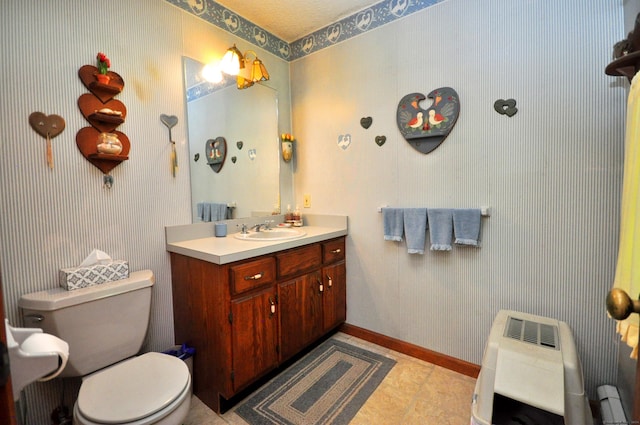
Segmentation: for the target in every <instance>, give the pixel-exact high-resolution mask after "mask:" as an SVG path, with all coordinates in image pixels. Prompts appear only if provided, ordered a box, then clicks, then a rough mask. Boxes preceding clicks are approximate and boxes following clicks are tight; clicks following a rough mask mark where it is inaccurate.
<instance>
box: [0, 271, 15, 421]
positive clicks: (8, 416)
mask: <svg viewBox="0 0 640 425" xmlns="http://www.w3.org/2000/svg"><path fill="white" fill-rule="evenodd" d="M4 318H5V315H4V297H3V295H2V277H1V276H0V319H2V325H1V326H0V344H1V345H0V348H2V351H1V352H0V356H1V357H2V358H3V359H2V371H3V372H5V371H6V373H2V374H1V375H2V379H1V380H0V424H7V425H16V423H17V420H16V412H15V408H14V403H13V390H12V388H11V376H10V374H9V371H8V368H9V363H8V354H7V355H6V357H7V358H6V361H7V363H5V358H4V357H5V348H6V346H7V336H6V335H5V328H4ZM4 376H7V378H6V380H5V379H4Z"/></svg>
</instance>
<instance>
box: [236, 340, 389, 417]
mask: <svg viewBox="0 0 640 425" xmlns="http://www.w3.org/2000/svg"><path fill="white" fill-rule="evenodd" d="M395 363H396V362H395V360H393V359H389V358H387V357H384V356H381V355H380V354H376V353H372V352H371V351H367V350H365V349H362V348H359V347H355V346H353V345H351V344H347V343H345V342H343V341H338V340H336V339H333V338H331V339H329V340H327V341H325V342H323V343H322V344H321V345H319V346H318V347H317V348H315V349H314V350H313V351H311V352H310V353H309V354H307V355H306V356H305V357H303V358H302V359H300V360H299V361H298V362H297V363H294V364H293V365H292V366H291V367H289V368H288V369H286V370H285V371H283V372H282V373H281V374H279V375H278V376H276V377H275V378H274V379H272V380H271V381H269V382H268V383H266V384H265V385H264V386H263V387H261V388H260V389H259V390H257V391H256V392H255V393H254V394H252V395H251V396H249V397H248V398H247V399H246V400H245V401H244V402H243V403H242V404H241V405H240V406H238V407H237V408H236V413H237V414H238V415H239V416H240V417H242V418H243V419H244V420H245V421H247V422H248V423H249V424H251V425H258V424H260V425H270V424H277V425H320V424H323V425H324V424H326V425H328V424H335V425H339V424H347V423H349V421H350V420H351V419H352V418H353V417H354V416H355V414H356V413H357V412H358V410H359V409H360V408H361V407H362V405H364V403H365V402H366V401H367V399H368V398H369V396H371V394H372V393H373V391H374V390H375V389H376V388H377V387H378V385H379V384H380V382H382V380H383V379H384V377H385V376H386V375H387V373H389V371H390V370H391V368H393V366H394V365H395Z"/></svg>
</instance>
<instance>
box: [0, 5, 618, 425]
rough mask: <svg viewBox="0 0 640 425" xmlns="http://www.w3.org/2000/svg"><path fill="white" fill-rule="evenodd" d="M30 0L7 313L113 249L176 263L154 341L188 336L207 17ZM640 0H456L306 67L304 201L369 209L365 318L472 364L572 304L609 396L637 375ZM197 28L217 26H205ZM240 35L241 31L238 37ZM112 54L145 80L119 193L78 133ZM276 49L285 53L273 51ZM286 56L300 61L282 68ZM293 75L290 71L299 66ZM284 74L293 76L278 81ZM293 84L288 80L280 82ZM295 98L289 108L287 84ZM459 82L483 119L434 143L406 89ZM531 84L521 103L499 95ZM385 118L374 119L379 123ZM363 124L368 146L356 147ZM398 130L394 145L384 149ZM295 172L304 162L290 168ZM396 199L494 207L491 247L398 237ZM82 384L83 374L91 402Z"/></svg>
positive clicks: (7, 201)
mask: <svg viewBox="0 0 640 425" xmlns="http://www.w3.org/2000/svg"><path fill="white" fill-rule="evenodd" d="M41 3H42V2H34V1H26V2H8V4H6V5H3V13H2V14H1V16H0V40H2V41H0V75H2V76H3V81H4V82H3V84H0V112H1V113H0V207H1V210H0V211H1V212H2V213H1V214H0V265H1V267H2V281H3V285H4V296H5V309H6V312H7V316H8V318H9V320H10V321H11V322H12V323H13V324H19V323H20V319H19V314H18V309H17V300H18V299H19V297H20V296H21V295H22V294H24V293H28V292H33V291H39V290H44V289H47V288H51V287H55V286H57V272H58V269H59V268H61V267H67V266H72V265H75V264H78V263H79V262H80V261H81V260H82V259H83V258H84V256H86V255H87V254H88V253H89V252H90V251H91V250H92V249H94V248H98V249H102V250H104V251H106V252H108V253H110V254H111V255H112V256H114V257H116V258H123V259H127V260H128V261H129V263H130V265H131V268H132V269H133V270H136V269H142V268H150V269H152V270H153V271H154V273H155V274H156V287H155V290H154V298H153V311H152V317H151V328H150V332H149V335H148V341H147V343H146V344H145V349H148V350H160V349H163V348H166V347H167V346H168V345H170V344H172V343H173V325H172V308H171V289H170V288H171V287H170V285H171V282H170V268H169V261H168V255H167V253H166V252H165V249H164V226H168V225H176V224H185V223H188V222H189V221H190V218H191V213H190V207H189V205H190V194H189V192H190V185H189V181H188V175H189V174H188V172H187V170H188V169H187V167H188V160H189V158H188V156H189V154H188V152H187V147H186V146H187V145H186V143H185V139H186V128H185V121H186V119H185V118H184V111H185V105H184V98H183V93H182V89H183V87H182V69H181V56H182V55H183V54H185V52H187V51H190V50H193V48H194V46H193V45H191V44H188V43H187V42H186V41H183V40H186V39H189V40H194V39H197V37H185V33H186V32H187V31H188V29H189V30H191V29H194V28H197V27H198V24H195V21H194V19H198V18H195V17H193V15H192V14H191V13H188V12H185V11H183V10H181V9H179V8H178V7H174V6H172V5H171V4H169V2H167V1H165V0H139V1H136V2H130V1H126V0H112V1H109V2H104V1H101V2H98V1H95V0H90V1H85V2H79V3H78V2H69V1H65V0H51V1H49V2H46V5H44V4H41ZM623 28H624V27H623V16H622V0H615V1H607V2H602V1H600V0H588V1H584V0H567V1H564V2H552V1H547V0H528V1H519V2H513V1H509V0H481V1H474V2H470V1H468V0H445V1H442V2H439V3H437V4H435V5H433V6H432V7H427V8H424V10H419V11H416V12H414V13H412V14H410V15H409V16H406V17H404V18H402V19H398V20H395V21H393V22H389V23H387V24H386V25H384V26H381V27H379V28H377V29H375V30H372V31H367V32H366V33H364V34H362V35H360V36H358V37H353V38H350V39H348V40H345V41H343V42H341V43H337V44H335V45H333V46H331V47H329V48H324V49H321V50H318V51H316V52H315V53H314V54H313V55H307V56H304V57H301V58H300V59H298V60H296V61H293V62H291V63H290V70H291V81H292V84H291V114H292V116H293V127H292V128H291V127H289V126H288V125H287V126H286V128H283V122H285V123H286V122H288V119H289V118H288V115H289V114H288V112H287V113H286V114H282V111H283V110H282V109H281V116H280V118H279V119H280V120H282V121H280V128H279V131H280V132H283V131H293V132H294V133H295V134H296V137H297V139H298V140H299V141H300V143H299V146H298V147H299V149H298V150H297V158H296V161H295V163H293V165H292V168H291V170H293V171H294V178H295V197H296V199H301V198H302V195H303V194H307V193H308V194H311V196H312V208H311V209H308V210H307V209H305V210H303V214H304V213H305V212H310V213H318V214H322V213H329V214H345V215H348V216H349V237H348V239H347V240H348V246H347V251H348V263H347V271H348V280H349V288H348V306H349V307H348V321H349V322H350V323H352V324H354V325H356V326H361V327H364V328H367V329H371V330H372V331H375V332H380V333H383V334H385V335H389V336H391V337H395V338H400V339H402V340H405V341H407V342H411V343H414V344H418V345H420V346H424V347H426V348H429V349H431V350H434V351H438V352H441V353H444V354H447V355H450V356H453V357H457V358H460V359H463V360H467V361H470V362H473V363H478V364H479V363H480V362H481V357H482V350H483V347H484V342H485V339H486V337H487V335H488V331H489V328H490V325H491V322H492V320H493V317H494V316H495V314H496V312H497V311H498V310H499V309H501V308H511V309H516V310H523V311H526V312H531V313H535V314H542V315H548V316H554V317H556V318H558V319H560V320H564V321H567V322H568V323H569V325H570V326H571V328H572V329H573V331H574V335H575V338H576V342H577V345H578V349H579V352H580V355H581V357H582V361H583V367H584V370H585V374H586V379H587V388H588V390H589V392H590V396H591V397H592V398H593V397H595V387H596V386H597V385H600V384H603V383H611V382H615V380H616V376H615V369H616V355H617V344H616V342H615V341H616V338H615V336H614V333H613V327H614V324H613V322H612V321H611V320H609V319H607V318H606V315H605V314H604V307H603V302H604V301H603V300H604V296H605V295H606V292H607V291H608V289H609V287H610V283H611V280H612V275H613V270H614V266H615V256H616V251H617V226H618V216H619V208H618V204H619V192H620V183H621V177H622V174H621V173H622V154H623V146H622V140H623V138H624V106H625V99H626V90H627V84H626V83H625V82H624V81H621V79H616V78H612V77H608V76H605V75H604V71H603V70H604V67H605V65H606V64H607V63H608V61H609V58H610V55H611V47H612V45H613V43H614V42H615V41H618V40H619V39H621V38H623V37H624V35H625V34H624V31H623ZM194 31H195V29H194ZM216 34H220V35H219V38H220V39H221V41H220V43H219V44H220V45H222V46H228V45H229V44H230V43H229V41H230V40H233V36H230V35H229V34H222V31H219V33H216ZM98 51H104V52H106V53H107V55H108V56H109V57H110V58H111V60H112V69H113V70H114V71H116V72H118V73H119V74H120V75H122V76H123V78H124V80H125V84H126V85H125V89H124V91H123V92H122V93H121V94H119V95H118V97H117V98H118V99H119V100H121V101H122V102H123V103H124V104H125V105H126V106H127V109H128V117H127V122H126V123H125V124H123V125H122V126H121V127H120V130H121V131H123V132H124V133H125V134H127V136H128V137H129V139H130V140H131V145H132V147H131V154H130V159H129V160H128V161H125V162H123V163H122V164H120V165H119V166H118V167H116V168H115V169H114V170H113V172H112V175H113V177H114V180H115V184H114V187H113V188H112V189H104V188H103V187H102V175H101V173H100V171H98V170H97V169H96V168H95V167H93V166H92V165H91V164H90V163H89V162H87V161H86V160H85V159H84V158H83V157H82V156H81V155H80V153H79V152H78V149H77V147H76V146H75V134H76V132H77V131H78V130H80V129H81V128H82V127H84V126H86V125H87V123H86V121H85V120H84V119H83V118H82V116H81V114H80V113H79V111H78V108H77V106H76V102H77V99H78V97H79V96H80V95H81V94H83V93H86V89H85V88H84V86H82V84H81V83H80V81H79V79H78V78H77V71H78V68H79V67H80V66H82V65H84V64H93V61H94V58H95V55H96V53H97V52H98ZM270 60H271V61H272V63H273V62H277V61H276V60H274V59H272V58H270ZM272 66H273V67H274V69H281V68H282V69H283V72H285V71H286V72H288V64H287V66H286V67H283V66H281V64H278V63H276V64H274V65H269V70H270V71H271V69H272V68H271V67H272ZM285 68H286V69H285ZM274 80H276V79H274ZM274 82H275V81H274ZM279 84H282V85H283V86H282V87H281V88H282V90H281V91H280V93H283V94H282V96H279V99H280V101H281V104H283V105H284V108H285V109H286V110H288V105H289V96H288V88H285V87H284V85H285V84H286V83H283V82H282V81H280V82H279ZM442 86H451V87H453V88H455V89H456V91H457V92H458V93H459V95H460V99H461V115H460V118H459V121H458V123H457V125H456V127H455V128H454V130H453V132H452V134H451V135H450V137H449V138H448V139H447V140H446V141H445V142H444V144H443V145H442V146H440V147H439V148H438V149H436V150H435V151H434V152H433V153H431V154H429V155H422V154H420V153H418V152H416V151H415V150H414V149H412V148H411V147H410V146H409V145H408V144H407V143H406V142H405V141H404V140H403V139H402V138H401V136H400V135H399V132H398V131H397V129H396V127H395V113H396V106H397V102H398V100H399V99H400V98H402V96H404V95H405V94H408V93H412V92H423V93H425V94H426V93H428V92H429V91H430V90H432V89H434V88H437V87H442ZM498 98H514V99H516V100H517V102H518V105H517V106H518V109H519V112H518V114H516V115H515V116H514V117H511V118H509V117H506V116H502V115H498V114H496V113H495V111H493V107H492V105H493V102H494V101H495V100H496V99H498ZM34 111H40V112H44V113H46V114H58V115H61V116H62V117H63V118H64V119H65V121H66V129H65V131H64V132H63V133H62V134H61V135H59V136H58V137H56V138H55V139H53V142H52V143H53V152H54V160H55V168H54V169H53V170H50V169H48V168H47V166H46V162H45V141H44V139H43V138H41V137H40V136H38V135H37V134H36V133H35V132H34V131H33V130H31V128H30V127H29V124H28V121H27V120H28V116H29V114H30V113H31V112H34ZM160 114H168V115H176V116H178V117H179V124H178V126H176V127H174V129H173V135H174V137H175V138H176V139H177V140H178V141H179V142H178V160H179V166H180V168H179V172H178V175H177V177H176V178H173V177H172V176H171V173H170V168H169V151H170V146H169V143H168V134H167V129H166V127H164V126H163V125H162V123H161V122H160V121H159V115H160ZM364 116H371V117H372V118H373V124H372V126H371V127H370V129H369V130H364V129H363V128H362V127H360V125H359V121H360V118H362V117H364ZM344 134H350V135H351V136H352V144H351V145H350V147H349V148H348V149H346V150H343V149H340V148H339V147H338V146H337V141H338V139H339V136H340V135H344ZM377 135H385V136H386V137H387V141H386V143H385V144H384V145H383V146H378V145H376V144H375V142H374V138H375V136H377ZM287 178H288V177H287ZM381 205H391V206H450V207H464V206H479V205H490V206H491V207H492V209H493V212H492V216H491V217H490V218H488V219H484V221H483V246H482V248H481V249H479V250H471V249H459V248H455V249H454V251H452V252H451V253H448V254H443V253H433V252H426V253H425V255H423V256H409V255H407V253H406V247H404V246H403V245H402V244H395V243H392V242H385V241H383V240H382V223H381V216H380V214H378V213H377V209H378V207H380V206H381ZM77 385H78V382H70V383H69V384H68V385H67V387H66V388H65V394H66V397H65V402H66V403H67V404H71V403H72V402H73V398H74V394H75V392H76V391H77V388H78V386H77ZM60 393H61V385H60V383H59V382H51V383H37V384H34V385H32V386H31V387H30V388H29V390H28V391H27V392H26V400H27V403H28V406H29V407H28V408H29V420H28V424H29V425H39V424H42V423H46V422H47V421H48V419H47V418H48V416H49V414H50V412H51V410H52V409H53V408H54V407H55V406H56V405H57V404H58V403H59V401H60Z"/></svg>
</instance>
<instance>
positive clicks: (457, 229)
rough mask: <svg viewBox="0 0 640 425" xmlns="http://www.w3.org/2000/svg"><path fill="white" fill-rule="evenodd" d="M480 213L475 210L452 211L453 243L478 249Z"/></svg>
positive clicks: (478, 210)
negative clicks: (454, 237)
mask: <svg viewBox="0 0 640 425" xmlns="http://www.w3.org/2000/svg"><path fill="white" fill-rule="evenodd" d="M481 217H482V212H481V211H480V209H477V208H469V209H454V210H453V232H454V234H455V236H456V239H455V243H456V244H458V245H469V246H475V247H478V248H479V247H480V242H479V241H480V220H481Z"/></svg>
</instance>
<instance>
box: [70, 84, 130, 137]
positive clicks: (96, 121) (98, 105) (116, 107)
mask: <svg viewBox="0 0 640 425" xmlns="http://www.w3.org/2000/svg"><path fill="white" fill-rule="evenodd" d="M78 107H79V108H80V112H82V116H84V118H85V119H86V120H87V121H89V123H90V124H91V125H92V126H93V127H95V128H96V129H97V130H98V131H100V132H103V133H111V132H112V131H113V130H115V129H116V128H118V126H119V125H120V124H122V123H123V122H124V120H125V118H126V116H127V107H126V106H124V103H122V102H120V101H119V100H116V99H113V100H110V101H108V102H106V103H102V102H100V100H99V99H98V98H97V97H95V96H94V95H92V94H89V93H85V94H83V95H82V96H80V97H79V98H78ZM103 109H109V110H111V111H113V112H114V113H113V114H110V113H102V112H99V111H100V110H103ZM118 113H119V114H118Z"/></svg>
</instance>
